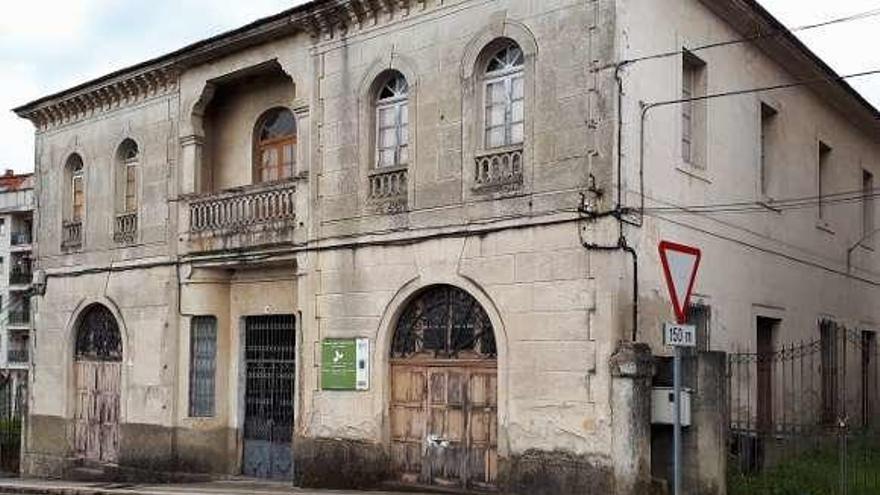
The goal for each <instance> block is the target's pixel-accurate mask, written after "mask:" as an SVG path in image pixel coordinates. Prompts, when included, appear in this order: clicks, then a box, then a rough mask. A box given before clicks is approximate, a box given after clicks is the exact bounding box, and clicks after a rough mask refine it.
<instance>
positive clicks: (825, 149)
mask: <svg viewBox="0 0 880 495" xmlns="http://www.w3.org/2000/svg"><path fill="white" fill-rule="evenodd" d="M830 162H831V147H830V146H828V145H827V144H825V143H823V142H822V141H819V170H818V173H817V175H818V178H817V179H818V188H817V189H818V190H817V192H818V195H819V218H820V219H822V220H825V219H826V216H827V214H828V212H827V211H826V210H827V205H826V204H825V201H826V196H827V195H828V178H829V174H830V173H831V165H830Z"/></svg>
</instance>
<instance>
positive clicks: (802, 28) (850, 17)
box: [620, 8, 880, 65]
mask: <svg viewBox="0 0 880 495" xmlns="http://www.w3.org/2000/svg"><path fill="white" fill-rule="evenodd" d="M878 15H880V8H877V9H872V10H866V11H864V12H859V13H857V14H852V15H848V16H844V17H838V18H835V19H830V20H827V21H823V22H817V23H814V24H806V25H803V26H798V27H794V28H791V29H788V28H783V29H776V30H774V31H770V32H768V33H762V34H756V35H754V36H747V37H745V38H737V39H732V40H726V41H717V42H715V43H708V44H706V45H699V46H695V47H692V48H687V49H682V50H674V51H668V52H662V53H655V54H653V55H644V56H641V57H634V58H630V59H627V60H624V61H623V62H621V63H620V64H621V65H628V64H632V63H635V62H642V61H645V60H655V59H660V58H667V57H675V56H678V55H681V54H683V53H686V52H691V53H693V52H698V51H702V50H709V49H712V48H720V47H723V46H730V45H736V44H740V43H749V42H752V41H758V40H762V39H767V38H774V37H776V36H781V35H784V34H788V33H791V34H793V33H795V32H799V31H808V30H811V29H818V28H821V27H826V26H831V25H834V24H841V23H845V22H853V21H858V20H862V19H867V18H870V17H875V16H878Z"/></svg>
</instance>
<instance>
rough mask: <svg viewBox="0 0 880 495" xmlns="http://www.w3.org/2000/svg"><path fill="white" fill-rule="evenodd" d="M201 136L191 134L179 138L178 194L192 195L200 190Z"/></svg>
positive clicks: (202, 142)
mask: <svg viewBox="0 0 880 495" xmlns="http://www.w3.org/2000/svg"><path fill="white" fill-rule="evenodd" d="M203 144H204V139H203V138H202V136H199V135H196V134H192V135H189V136H184V137H182V138H180V186H179V188H178V193H179V194H193V193H198V192H201V189H202V146H203Z"/></svg>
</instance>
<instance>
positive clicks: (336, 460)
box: [293, 438, 390, 489]
mask: <svg viewBox="0 0 880 495" xmlns="http://www.w3.org/2000/svg"><path fill="white" fill-rule="evenodd" d="M293 445H294V449H293V452H294V454H293V466H294V484H295V485H296V486H301V487H306V488H334V489H361V488H373V487H375V486H377V485H379V484H380V483H381V482H383V481H386V480H387V479H388V476H389V466H390V459H389V457H388V454H387V452H386V451H385V449H384V448H383V447H382V446H381V445H378V444H374V443H369V442H361V441H357V440H340V439H330V438H297V439H295V440H294V442H293Z"/></svg>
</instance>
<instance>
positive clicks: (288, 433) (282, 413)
mask: <svg viewBox="0 0 880 495" xmlns="http://www.w3.org/2000/svg"><path fill="white" fill-rule="evenodd" d="M295 342H296V338H295V332H294V319H293V316H292V315H270V316H249V317H247V318H246V320H245V356H244V358H245V374H246V376H245V417H244V454H243V459H242V472H243V473H244V474H245V475H246V476H253V477H257V478H269V479H279V480H289V479H291V478H292V475H293V461H292V455H291V454H292V449H291V446H292V441H293V397H294V395H293V394H294V378H295V371H296V367H295V353H294V351H295Z"/></svg>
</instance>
